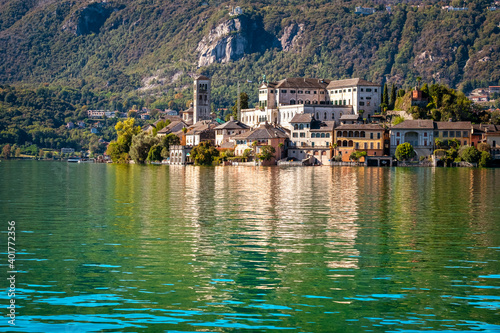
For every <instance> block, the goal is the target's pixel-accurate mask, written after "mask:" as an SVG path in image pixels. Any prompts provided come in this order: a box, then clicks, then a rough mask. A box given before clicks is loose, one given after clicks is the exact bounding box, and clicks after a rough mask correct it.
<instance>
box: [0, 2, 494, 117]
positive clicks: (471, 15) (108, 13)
mask: <svg viewBox="0 0 500 333" xmlns="http://www.w3.org/2000/svg"><path fill="white" fill-rule="evenodd" d="M386 4H390V5H391V12H388V11H387V10H386V8H385V5H386ZM450 4H452V5H455V6H459V5H463V4H462V2H460V1H453V2H445V1H440V2H435V1H434V2H429V1H414V2H405V3H396V4H395V3H392V2H390V3H389V2H387V3H385V4H384V3H383V2H380V1H378V2H376V3H372V2H369V1H360V2H357V3H356V2H351V1H325V0H314V1H312V0H308V1H307V0H306V1H295V0H291V1H279V2H276V1H262V0H261V1H249V0H243V1H239V2H227V1H211V0H207V1H193V0H186V1H158V0H139V1H131V0H114V1H108V2H102V3H101V2H89V1H67V0H62V1H56V2H44V3H42V4H39V3H38V2H37V1H34V0H29V1H26V0H24V1H20V0H7V1H3V2H2V3H1V4H0V54H1V55H2V62H0V82H1V83H8V84H14V85H28V86H30V87H31V88H37V87H38V85H39V84H41V83H48V84H49V85H61V86H68V87H72V88H75V89H78V90H81V91H82V92H83V93H84V94H85V95H86V94H87V92H88V91H91V92H94V93H97V94H100V95H105V96H106V97H107V99H106V102H105V103H104V102H103V103H101V106H102V104H106V106H108V105H109V104H111V107H113V102H116V100H118V99H119V100H123V99H126V98H128V97H130V96H131V95H137V96H141V97H144V96H145V95H151V96H153V98H150V99H149V103H153V102H154V101H155V100H158V99H162V101H163V103H164V104H168V102H170V101H173V100H174V99H173V96H174V95H175V94H176V93H183V95H184V96H190V93H191V92H190V89H191V84H192V76H193V75H194V74H196V73H203V74H206V75H209V76H211V77H213V101H214V104H215V107H227V106H230V105H232V102H233V100H234V96H236V82H237V81H238V80H240V81H241V82H246V81H247V80H249V81H252V83H245V84H243V85H242V89H243V91H245V92H247V93H248V94H249V96H250V102H251V103H250V104H251V105H252V104H253V103H254V102H255V101H256V86H257V82H258V80H259V78H260V77H261V75H262V74H266V75H267V77H268V78H269V79H270V80H279V79H282V78H284V77H301V76H308V77H324V78H330V79H341V78H350V77H362V78H365V79H368V80H372V81H374V82H378V83H383V82H385V80H388V81H389V82H393V83H396V84H397V85H398V86H402V87H409V86H412V85H415V82H416V78H417V77H422V78H423V81H424V82H428V83H430V84H431V83H436V82H439V83H442V84H446V85H449V86H450V87H451V88H458V89H461V90H465V91H466V92H467V91H469V90H471V89H473V88H475V87H478V86H484V85H488V84H495V85H498V82H499V80H500V65H499V64H500V61H499V60H500V59H499V47H500V38H499V32H500V27H499V26H498V25H499V22H500V11H498V10H497V11H489V10H488V9H487V7H488V6H489V5H490V4H491V3H490V2H489V1H482V0H474V1H470V2H467V4H466V6H467V7H468V10H467V11H458V12H453V11H451V12H448V11H446V10H443V9H442V8H441V7H442V6H444V5H450ZM232 5H239V6H241V7H242V8H243V10H244V14H243V16H244V17H245V19H246V20H247V21H248V22H250V25H249V28H248V29H247V30H246V31H240V35H241V36H243V38H246V39H247V40H248V41H249V42H248V43H249V45H250V44H251V45H250V46H249V47H247V48H246V49H245V50H244V54H243V55H239V56H238V57H237V59H235V60H234V61H229V62H227V63H217V62H216V63H213V64H211V65H209V66H205V67H201V68H198V66H197V65H198V58H199V55H200V54H199V53H200V52H199V51H197V46H198V44H199V43H200V41H201V40H202V39H203V37H204V36H207V35H208V34H209V32H210V31H211V29H214V28H215V27H217V26H218V25H219V24H220V23H222V22H224V21H227V20H229V19H231V17H230V16H229V15H228V12H229V10H230V6H232ZM357 5H362V6H367V7H373V8H375V9H377V12H376V13H374V14H372V15H368V16H361V15H357V14H355V13H354V8H355V6H357ZM301 24H302V25H303V27H304V29H303V32H302V35H300V38H297V40H296V41H295V42H294V43H293V46H292V47H290V48H289V49H287V50H285V49H284V48H283V46H282V44H280V40H279V39H280V38H282V37H283V35H284V34H285V33H286V30H287V27H290V26H293V25H301ZM233 33H234V32H233ZM147 84H152V87H153V88H152V89H149V90H137V89H138V88H140V87H142V86H144V85H147ZM112 99H113V100H112ZM186 100H188V98H185V100H183V101H182V103H184V102H186ZM88 102H89V105H88V106H89V107H92V108H93V107H98V105H96V103H98V102H99V101H96V100H92V99H90V100H88ZM121 103H122V102H120V104H121ZM145 103H148V101H146V102H145ZM173 103H174V102H172V103H171V104H172V105H174V106H176V107H182V106H183V105H182V103H179V104H181V105H176V104H175V103H174V104H173ZM115 104H116V103H115Z"/></svg>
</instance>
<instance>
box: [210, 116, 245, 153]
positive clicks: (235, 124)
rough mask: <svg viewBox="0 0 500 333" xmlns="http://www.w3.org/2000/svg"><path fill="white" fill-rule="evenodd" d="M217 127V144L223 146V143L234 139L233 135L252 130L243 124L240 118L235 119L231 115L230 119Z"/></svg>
mask: <svg viewBox="0 0 500 333" xmlns="http://www.w3.org/2000/svg"><path fill="white" fill-rule="evenodd" d="M214 129H215V145H216V146H221V145H222V144H224V143H226V142H229V141H232V139H231V138H232V137H233V136H235V135H238V134H241V133H245V132H247V131H250V127H249V126H247V125H245V124H243V123H242V122H240V121H238V120H234V118H233V117H232V116H231V118H230V120H229V121H228V122H226V123H224V124H221V125H219V126H217V127H215V128H214Z"/></svg>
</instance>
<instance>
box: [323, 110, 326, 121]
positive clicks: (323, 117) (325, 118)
mask: <svg viewBox="0 0 500 333" xmlns="http://www.w3.org/2000/svg"><path fill="white" fill-rule="evenodd" d="M323 119H324V120H326V112H325V115H324V117H323Z"/></svg>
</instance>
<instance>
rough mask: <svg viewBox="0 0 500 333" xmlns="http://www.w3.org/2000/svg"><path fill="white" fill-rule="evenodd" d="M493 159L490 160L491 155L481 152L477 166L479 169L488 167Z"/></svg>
mask: <svg viewBox="0 0 500 333" xmlns="http://www.w3.org/2000/svg"><path fill="white" fill-rule="evenodd" d="M492 160H493V159H492V158H491V154H490V153H489V152H487V151H482V152H481V158H480V159H479V163H478V166H480V167H483V168H484V167H487V166H489V165H490V163H491V161H492Z"/></svg>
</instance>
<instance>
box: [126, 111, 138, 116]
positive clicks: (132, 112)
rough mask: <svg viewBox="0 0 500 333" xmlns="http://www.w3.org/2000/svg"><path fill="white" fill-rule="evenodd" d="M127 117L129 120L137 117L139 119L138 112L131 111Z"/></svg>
mask: <svg viewBox="0 0 500 333" xmlns="http://www.w3.org/2000/svg"><path fill="white" fill-rule="evenodd" d="M127 117H128V118H135V117H137V111H135V110H130V111H129V112H127Z"/></svg>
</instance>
